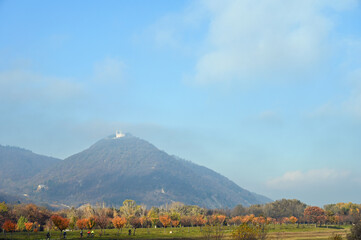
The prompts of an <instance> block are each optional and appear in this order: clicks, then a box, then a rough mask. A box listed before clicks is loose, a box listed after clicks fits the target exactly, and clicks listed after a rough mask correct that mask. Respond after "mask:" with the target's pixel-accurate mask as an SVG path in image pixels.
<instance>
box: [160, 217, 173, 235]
mask: <svg viewBox="0 0 361 240" xmlns="http://www.w3.org/2000/svg"><path fill="white" fill-rule="evenodd" d="M159 221H160V222H161V223H162V225H163V228H164V232H165V228H166V227H167V226H169V224H170V223H171V221H172V220H171V218H170V217H169V216H168V215H161V216H159Z"/></svg>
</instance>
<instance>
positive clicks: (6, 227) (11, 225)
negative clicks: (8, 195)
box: [2, 220, 16, 234]
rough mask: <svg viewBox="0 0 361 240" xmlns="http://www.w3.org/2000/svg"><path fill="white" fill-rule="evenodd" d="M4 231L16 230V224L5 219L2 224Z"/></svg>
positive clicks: (11, 231)
mask: <svg viewBox="0 0 361 240" xmlns="http://www.w3.org/2000/svg"><path fill="white" fill-rule="evenodd" d="M2 228H3V229H4V231H5V232H9V233H11V234H12V233H13V232H15V230H16V224H15V223H13V222H12V221H10V220H6V221H5V222H4V224H3V226H2Z"/></svg>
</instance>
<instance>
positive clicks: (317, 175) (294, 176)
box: [267, 169, 350, 190]
mask: <svg viewBox="0 0 361 240" xmlns="http://www.w3.org/2000/svg"><path fill="white" fill-rule="evenodd" d="M349 176H350V173H349V172H347V171H342V170H335V169H311V170H309V171H305V172H303V171H290V172H286V173H285V174H284V175H282V176H281V177H277V178H274V179H271V180H269V181H268V182H267V186H269V187H270V188H272V189H278V190H292V189H299V188H304V187H309V186H310V185H315V186H319V185H329V184H330V183H334V182H335V181H340V180H344V179H346V178H348V177H349Z"/></svg>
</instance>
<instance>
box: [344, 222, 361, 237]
mask: <svg viewBox="0 0 361 240" xmlns="http://www.w3.org/2000/svg"><path fill="white" fill-rule="evenodd" d="M347 239H348V240H361V222H358V223H357V224H356V225H353V226H352V227H351V233H349V234H347Z"/></svg>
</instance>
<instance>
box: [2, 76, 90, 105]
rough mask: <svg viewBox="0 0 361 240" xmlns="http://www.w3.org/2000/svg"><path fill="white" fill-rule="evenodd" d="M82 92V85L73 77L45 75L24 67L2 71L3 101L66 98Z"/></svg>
mask: <svg viewBox="0 0 361 240" xmlns="http://www.w3.org/2000/svg"><path fill="white" fill-rule="evenodd" d="M82 92H83V87H82V85H81V84H79V83H77V82H76V81H74V79H71V78H59V77H53V76H45V75H42V74H37V73H34V72H31V71H25V70H22V69H16V70H9V71H4V72H0V99H2V100H3V101H10V102H12V103H14V102H28V101H39V100H40V101H53V100H64V99H68V98H72V97H75V96H78V95H79V94H81V93H82Z"/></svg>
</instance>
